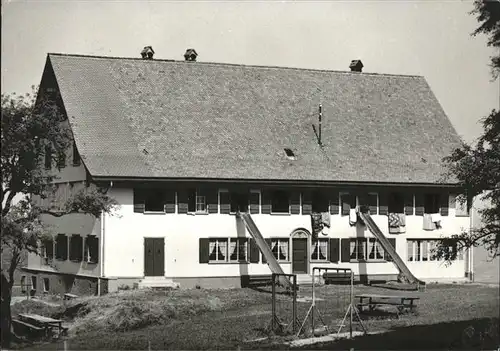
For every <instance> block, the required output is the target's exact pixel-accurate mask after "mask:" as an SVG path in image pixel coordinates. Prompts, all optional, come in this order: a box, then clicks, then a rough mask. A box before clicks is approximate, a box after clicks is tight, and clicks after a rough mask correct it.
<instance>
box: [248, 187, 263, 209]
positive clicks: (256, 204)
mask: <svg viewBox="0 0 500 351" xmlns="http://www.w3.org/2000/svg"><path fill="white" fill-rule="evenodd" d="M249 199H250V213H251V214H257V213H259V212H260V193H259V192H256V191H251V192H250V196H249Z"/></svg>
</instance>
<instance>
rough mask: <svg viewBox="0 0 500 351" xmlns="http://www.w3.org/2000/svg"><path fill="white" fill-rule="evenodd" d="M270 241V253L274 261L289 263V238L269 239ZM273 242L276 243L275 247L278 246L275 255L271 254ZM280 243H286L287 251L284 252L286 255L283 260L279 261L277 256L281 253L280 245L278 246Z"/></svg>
mask: <svg viewBox="0 0 500 351" xmlns="http://www.w3.org/2000/svg"><path fill="white" fill-rule="evenodd" d="M269 239H270V240H271V247H270V249H271V252H272V253H273V256H274V258H275V259H276V261H278V262H290V238H269ZM273 241H277V242H278V243H277V245H278V252H277V254H275V253H274V252H273ZM280 242H286V243H287V251H286V255H285V258H284V259H280V258H279V256H280V252H281V251H282V250H281V245H280Z"/></svg>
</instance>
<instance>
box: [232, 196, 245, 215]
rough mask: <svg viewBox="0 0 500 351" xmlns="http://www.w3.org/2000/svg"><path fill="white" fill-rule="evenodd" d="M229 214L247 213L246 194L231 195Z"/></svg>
mask: <svg viewBox="0 0 500 351" xmlns="http://www.w3.org/2000/svg"><path fill="white" fill-rule="evenodd" d="M230 197H231V213H236V212H238V211H239V212H247V211H248V194H243V193H231V194H230Z"/></svg>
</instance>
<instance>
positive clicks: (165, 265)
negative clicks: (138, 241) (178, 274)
mask: <svg viewBox="0 0 500 351" xmlns="http://www.w3.org/2000/svg"><path fill="white" fill-rule="evenodd" d="M146 239H163V275H146ZM166 246H167V241H166V240H165V237H164V236H144V237H143V240H142V255H143V257H144V260H143V264H142V268H143V269H142V271H143V272H142V273H143V276H144V278H146V277H165V276H166V275H165V273H166V272H167V264H166V259H165V258H166V257H167V256H166V254H165V252H166Z"/></svg>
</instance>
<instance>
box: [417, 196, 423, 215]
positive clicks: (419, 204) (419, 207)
mask: <svg viewBox="0 0 500 351" xmlns="http://www.w3.org/2000/svg"><path fill="white" fill-rule="evenodd" d="M423 215H424V195H423V194H415V216H423Z"/></svg>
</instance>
